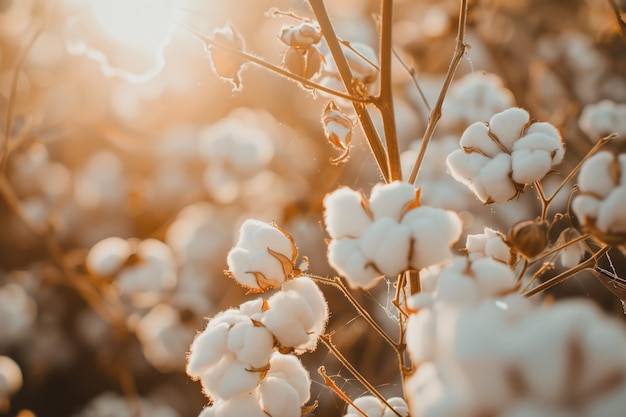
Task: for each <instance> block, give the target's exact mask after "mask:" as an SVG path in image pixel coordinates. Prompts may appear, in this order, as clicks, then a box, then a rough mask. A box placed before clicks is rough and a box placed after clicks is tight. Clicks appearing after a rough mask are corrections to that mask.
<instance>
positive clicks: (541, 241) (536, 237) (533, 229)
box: [509, 220, 548, 258]
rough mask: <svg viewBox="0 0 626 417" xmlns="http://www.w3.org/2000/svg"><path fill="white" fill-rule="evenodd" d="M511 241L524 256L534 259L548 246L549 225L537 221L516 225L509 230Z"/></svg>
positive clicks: (526, 221) (522, 222)
mask: <svg viewBox="0 0 626 417" xmlns="http://www.w3.org/2000/svg"><path fill="white" fill-rule="evenodd" d="M509 241H510V242H511V244H512V245H513V248H514V249H515V250H517V251H518V252H519V253H521V254H522V255H523V256H525V257H527V258H533V257H535V256H537V255H539V254H540V253H541V252H543V250H544V249H545V248H546V247H547V246H548V223H547V222H546V221H535V220H525V221H521V222H519V223H516V224H515V225H513V227H512V228H511V230H509Z"/></svg>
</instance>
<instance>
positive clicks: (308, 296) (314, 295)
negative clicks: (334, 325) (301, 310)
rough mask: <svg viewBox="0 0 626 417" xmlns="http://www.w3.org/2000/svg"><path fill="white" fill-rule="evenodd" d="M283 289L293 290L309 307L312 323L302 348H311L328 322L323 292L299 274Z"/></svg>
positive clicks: (311, 281)
mask: <svg viewBox="0 0 626 417" xmlns="http://www.w3.org/2000/svg"><path fill="white" fill-rule="evenodd" d="M282 290H283V291H295V292H297V293H298V294H299V295H300V296H301V297H302V299H303V301H304V302H305V303H306V304H307V305H308V306H309V307H310V308H311V312H312V314H313V318H314V323H313V325H311V326H310V328H309V330H308V331H307V333H308V334H309V343H307V344H306V345H305V346H303V347H302V348H303V349H307V350H309V349H313V348H314V347H315V344H316V343H317V338H318V337H319V336H320V335H321V334H322V333H323V332H324V329H325V328H326V323H327V322H328V315H329V312H328V304H327V303H326V299H325V298H324V294H323V293H322V291H321V290H320V288H319V287H318V285H317V284H316V283H315V282H314V281H313V280H312V279H311V278H309V277H307V276H300V277H298V278H297V279H294V280H292V281H289V282H286V283H285V284H284V285H283V287H282Z"/></svg>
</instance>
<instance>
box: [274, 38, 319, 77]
mask: <svg viewBox="0 0 626 417" xmlns="http://www.w3.org/2000/svg"><path fill="white" fill-rule="evenodd" d="M283 66H284V67H285V68H287V69H288V70H289V71H291V72H292V73H294V74H296V75H299V76H300V77H303V78H306V79H310V78H313V77H314V76H315V75H316V74H317V73H318V72H319V71H320V69H321V68H322V54H321V53H320V51H318V50H317V48H316V47H314V46H312V47H310V48H294V47H290V48H288V49H287V50H286V51H285V55H284V56H283Z"/></svg>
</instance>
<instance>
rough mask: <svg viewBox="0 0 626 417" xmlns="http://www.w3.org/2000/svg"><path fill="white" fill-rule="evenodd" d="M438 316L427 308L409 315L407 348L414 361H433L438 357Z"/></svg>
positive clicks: (418, 362)
mask: <svg viewBox="0 0 626 417" xmlns="http://www.w3.org/2000/svg"><path fill="white" fill-rule="evenodd" d="M436 337H437V318H436V313H435V312H434V311H433V309H430V308H425V309H423V310H420V311H418V312H417V313H415V314H411V315H410V316H409V321H408V323H407V331H406V343H407V350H408V351H409V354H410V355H411V359H412V360H413V362H414V363H417V364H420V363H424V362H430V361H433V360H434V359H435V357H436V353H437V350H436V340H437V339H436Z"/></svg>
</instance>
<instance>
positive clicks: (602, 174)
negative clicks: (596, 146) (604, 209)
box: [578, 151, 616, 198]
mask: <svg viewBox="0 0 626 417" xmlns="http://www.w3.org/2000/svg"><path fill="white" fill-rule="evenodd" d="M614 158H615V157H614V155H613V154H612V153H611V152H606V151H603V152H598V153H597V154H595V155H593V156H591V157H590V158H589V159H587V160H586V161H585V162H584V164H583V166H582V167H581V168H580V172H579V173H578V188H579V189H580V191H582V192H592V193H594V194H595V195H598V196H600V197H601V198H606V197H607V196H608V195H609V194H610V193H611V191H612V190H613V188H614V187H615V185H616V184H615V181H614V179H613V177H612V175H611V171H610V166H611V164H612V163H613V161H614Z"/></svg>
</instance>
